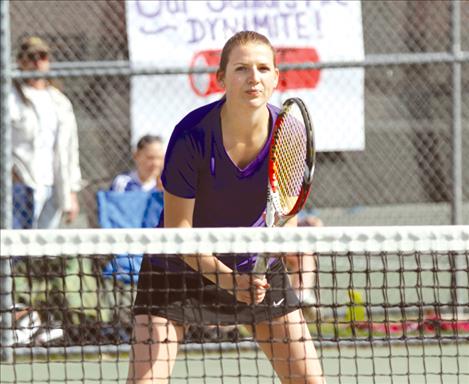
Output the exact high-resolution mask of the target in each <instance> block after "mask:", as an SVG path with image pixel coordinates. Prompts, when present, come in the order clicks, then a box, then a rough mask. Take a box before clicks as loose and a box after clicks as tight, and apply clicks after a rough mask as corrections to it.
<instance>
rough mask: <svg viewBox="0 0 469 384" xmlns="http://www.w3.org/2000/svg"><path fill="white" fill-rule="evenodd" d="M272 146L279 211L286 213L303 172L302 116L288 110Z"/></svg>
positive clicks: (296, 191)
mask: <svg viewBox="0 0 469 384" xmlns="http://www.w3.org/2000/svg"><path fill="white" fill-rule="evenodd" d="M276 134H277V136H276V146H275V148H274V151H273V153H274V155H275V168H276V176H277V182H278V192H279V198H280V199H279V203H280V208H281V211H282V212H283V213H284V214H288V213H289V212H290V211H291V210H292V209H293V207H294V205H295V204H296V201H297V198H298V196H299V194H300V193H301V190H302V186H303V179H304V172H305V159H306V142H307V140H306V133H305V127H304V125H303V123H302V118H297V117H295V116H294V115H293V114H292V111H291V110H290V111H289V113H287V114H286V115H285V116H284V118H283V120H282V121H281V123H280V125H279V127H278V129H277V133H276Z"/></svg>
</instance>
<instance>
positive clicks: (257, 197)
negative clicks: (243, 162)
mask: <svg viewBox="0 0 469 384" xmlns="http://www.w3.org/2000/svg"><path fill="white" fill-rule="evenodd" d="M224 101H225V100H224V99H221V100H219V101H216V102H214V103H211V104H208V105H205V106H203V107H200V108H198V109H196V110H194V111H192V112H191V113H189V114H188V115H187V116H186V117H185V118H184V119H183V120H182V121H181V122H180V123H179V124H178V125H177V126H176V127H175V129H174V131H173V133H172V136H171V139H170V141H169V144H168V148H167V151H166V156H165V164H164V169H163V174H162V177H161V179H162V182H163V185H164V188H165V190H166V191H167V192H169V193H171V194H173V195H175V196H179V197H182V198H195V207H194V215H193V226H194V227H252V226H264V225H265V222H264V220H263V212H264V211H265V207H266V201H267V167H268V154H269V143H270V136H271V134H272V127H273V122H274V121H275V119H276V118H277V115H278V113H279V109H278V108H276V107H274V106H272V105H268V109H269V113H270V122H271V124H270V125H271V126H270V131H269V138H268V140H266V142H265V144H264V146H263V147H262V148H261V150H260V151H259V153H258V154H257V156H256V157H255V158H254V159H253V160H252V161H251V162H250V163H249V164H248V165H247V166H246V167H245V168H243V169H241V168H239V167H238V166H237V165H236V164H234V163H233V161H232V160H231V158H230V157H229V155H228V153H227V152H226V150H225V147H224V145H223V137H222V130H221V118H220V111H221V107H222V105H223V103H224ZM163 220H164V219H163ZM160 225H163V223H162V222H161V223H160ZM217 256H218V257H219V258H220V259H221V260H222V261H223V262H224V263H225V264H227V265H228V266H230V267H231V268H233V267H235V265H234V264H236V265H237V267H238V269H239V270H241V269H243V270H248V269H250V267H252V265H253V263H254V261H255V257H254V256H253V255H243V256H241V255H238V257H237V258H236V260H235V258H234V257H233V256H228V255H225V256H223V255H217ZM176 259H177V258H176ZM158 264H159V263H158Z"/></svg>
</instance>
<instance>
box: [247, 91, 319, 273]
mask: <svg viewBox="0 0 469 384" xmlns="http://www.w3.org/2000/svg"><path fill="white" fill-rule="evenodd" d="M273 129H274V131H273V133H272V139H271V142H270V151H269V170H268V174H269V177H268V185H267V207H266V219H265V220H266V225H267V227H274V226H277V227H280V226H283V225H285V223H286V222H287V221H288V220H290V219H291V218H292V217H293V216H295V215H296V214H297V213H298V212H300V211H301V209H302V208H303V206H304V204H305V202H306V199H307V198H308V194H309V191H310V189H311V183H312V181H313V173H314V164H315V157H316V151H315V144H314V132H313V125H312V123H311V119H310V117H309V113H308V110H307V109H306V106H305V104H304V103H303V101H302V100H301V99H299V98H291V99H288V100H286V101H285V102H284V103H283V106H282V110H281V112H280V114H279V115H278V117H277V120H276V121H275V124H274V128H273ZM268 259H269V256H268V255H265V254H264V255H259V256H258V257H257V259H256V264H255V265H254V268H253V272H254V274H256V275H264V274H265V272H266V270H267V267H268V265H267V264H268Z"/></svg>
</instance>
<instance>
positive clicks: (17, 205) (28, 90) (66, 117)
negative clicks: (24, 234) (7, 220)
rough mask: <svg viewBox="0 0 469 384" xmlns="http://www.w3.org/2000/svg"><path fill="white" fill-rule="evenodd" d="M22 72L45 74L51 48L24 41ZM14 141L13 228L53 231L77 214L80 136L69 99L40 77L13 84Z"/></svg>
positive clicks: (20, 58)
mask: <svg viewBox="0 0 469 384" xmlns="http://www.w3.org/2000/svg"><path fill="white" fill-rule="evenodd" d="M17 58H18V66H19V68H20V70H22V71H44V72H46V71H48V70H49V68H50V49H49V46H48V45H47V44H46V43H45V42H44V41H43V40H42V39H40V38H39V37H36V36H33V37H28V38H26V39H24V40H23V41H22V43H21V46H20V49H19V52H18V57H17ZM9 108H10V114H11V119H12V120H11V123H12V142H13V170H12V173H13V227H14V228H21V229H28V228H47V229H49V228H57V227H58V226H59V224H60V220H61V217H62V214H63V213H65V214H66V217H65V219H66V222H67V223H71V222H72V221H74V220H75V219H76V217H77V216H78V213H79V209H80V208H79V204H78V197H77V193H78V191H79V190H80V188H81V184H82V181H81V172H80V166H79V161H78V135H77V124H76V119H75V115H74V113H73V108H72V104H71V103H70V100H69V99H68V98H67V97H66V96H65V95H64V94H63V93H62V92H61V91H59V90H58V89H57V88H56V87H54V86H52V85H51V83H50V82H49V81H48V80H47V79H44V78H34V79H28V80H25V81H21V82H20V81H15V82H14V83H13V92H12V95H11V97H10V100H9Z"/></svg>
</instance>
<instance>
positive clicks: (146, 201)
mask: <svg viewBox="0 0 469 384" xmlns="http://www.w3.org/2000/svg"><path fill="white" fill-rule="evenodd" d="M96 198H97V203H98V222H99V225H100V227H101V228H153V227H156V226H157V225H158V222H159V219H160V215H161V212H162V210H163V192H159V191H152V192H145V191H129V192H114V191H98V192H97V194H96ZM142 256H143V255H134V254H119V255H114V257H113V258H112V260H111V261H110V262H109V263H107V264H106V265H105V266H104V268H103V274H104V277H115V278H116V279H117V280H121V281H123V282H124V283H126V284H130V283H131V282H132V281H133V282H137V281H138V272H139V271H140V266H141V264H142Z"/></svg>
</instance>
